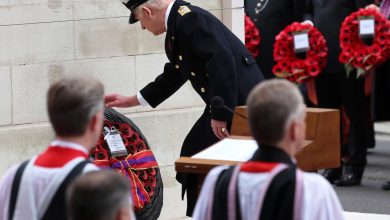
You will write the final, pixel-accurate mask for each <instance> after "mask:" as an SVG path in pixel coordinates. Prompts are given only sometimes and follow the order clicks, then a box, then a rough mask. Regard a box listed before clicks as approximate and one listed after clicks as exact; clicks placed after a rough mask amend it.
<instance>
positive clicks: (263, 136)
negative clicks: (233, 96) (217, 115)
mask: <svg viewBox="0 0 390 220" xmlns="http://www.w3.org/2000/svg"><path fill="white" fill-rule="evenodd" d="M247 106H248V117H249V124H250V128H251V132H252V135H253V137H254V138H255V139H256V141H257V142H258V143H261V144H263V145H264V144H265V145H276V144H277V143H279V142H280V141H281V140H282V139H283V137H284V135H285V132H286V126H287V125H288V123H289V121H290V120H291V119H293V118H294V117H295V118H296V117H298V116H300V114H301V113H302V112H303V106H304V104H303V98H302V95H301V94H300V92H299V90H298V88H297V87H296V86H295V85H294V84H292V83H291V82H289V81H287V80H284V79H271V80H266V81H264V82H262V83H260V84H259V85H257V86H256V87H255V88H254V89H253V90H252V91H251V93H250V95H249V97H248V99H247Z"/></svg>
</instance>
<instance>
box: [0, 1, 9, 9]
mask: <svg viewBox="0 0 390 220" xmlns="http://www.w3.org/2000/svg"><path fill="white" fill-rule="evenodd" d="M6 5H8V0H0V7H1V6H6Z"/></svg>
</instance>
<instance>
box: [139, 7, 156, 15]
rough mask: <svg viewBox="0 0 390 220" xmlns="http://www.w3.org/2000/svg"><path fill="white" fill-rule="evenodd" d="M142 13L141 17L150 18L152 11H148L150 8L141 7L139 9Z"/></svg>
mask: <svg viewBox="0 0 390 220" xmlns="http://www.w3.org/2000/svg"><path fill="white" fill-rule="evenodd" d="M141 11H142V13H143V16H145V15H146V16H148V17H151V16H152V14H153V13H152V10H150V8H148V7H145V6H142V9H141Z"/></svg>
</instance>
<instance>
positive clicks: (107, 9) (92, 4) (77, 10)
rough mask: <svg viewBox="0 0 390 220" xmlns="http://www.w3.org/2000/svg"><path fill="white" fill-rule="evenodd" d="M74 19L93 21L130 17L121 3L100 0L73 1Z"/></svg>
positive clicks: (127, 10)
mask: <svg viewBox="0 0 390 220" xmlns="http://www.w3.org/2000/svg"><path fill="white" fill-rule="evenodd" d="M73 4H74V19H75V20H81V19H94V18H112V17H126V16H129V15H130V11H129V9H127V8H126V7H125V6H124V5H123V4H122V2H121V1H119V0H118V1H112V0H100V1H75V2H74V3H73Z"/></svg>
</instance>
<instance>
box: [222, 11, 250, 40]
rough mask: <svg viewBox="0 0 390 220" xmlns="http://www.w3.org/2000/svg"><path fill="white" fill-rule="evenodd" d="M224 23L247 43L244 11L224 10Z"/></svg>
mask: <svg viewBox="0 0 390 220" xmlns="http://www.w3.org/2000/svg"><path fill="white" fill-rule="evenodd" d="M222 16H223V23H224V24H225V25H226V26H227V27H228V28H229V29H230V30H231V31H232V32H233V33H234V34H235V35H236V36H237V37H238V38H239V39H240V40H241V41H242V42H244V41H245V27H244V9H243V8H235V9H225V10H223V15H222Z"/></svg>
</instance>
